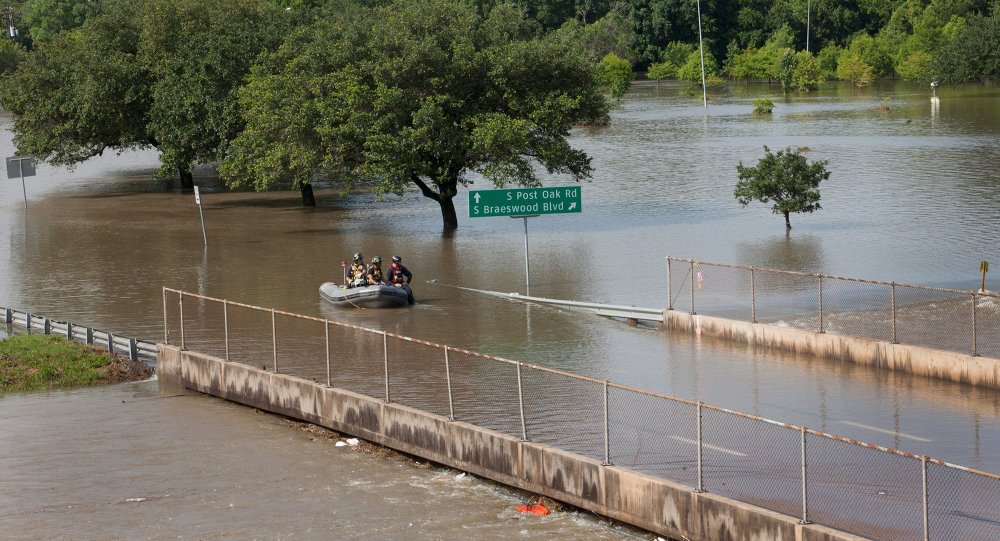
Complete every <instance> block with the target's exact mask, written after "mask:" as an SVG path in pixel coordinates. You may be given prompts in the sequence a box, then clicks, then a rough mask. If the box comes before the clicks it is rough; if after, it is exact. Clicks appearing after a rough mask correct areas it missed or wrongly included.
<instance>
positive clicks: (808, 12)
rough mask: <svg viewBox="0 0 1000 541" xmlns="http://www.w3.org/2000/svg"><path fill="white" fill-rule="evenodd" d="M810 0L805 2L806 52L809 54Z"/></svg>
mask: <svg viewBox="0 0 1000 541" xmlns="http://www.w3.org/2000/svg"><path fill="white" fill-rule="evenodd" d="M811 8H812V0H806V52H809V22H810V21H809V19H810V15H811V13H810V12H811V10H812V9H811Z"/></svg>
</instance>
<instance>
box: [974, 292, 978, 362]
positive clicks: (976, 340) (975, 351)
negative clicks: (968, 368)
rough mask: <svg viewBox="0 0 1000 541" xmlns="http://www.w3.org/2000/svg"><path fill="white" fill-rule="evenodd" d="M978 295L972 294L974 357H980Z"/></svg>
mask: <svg viewBox="0 0 1000 541" xmlns="http://www.w3.org/2000/svg"><path fill="white" fill-rule="evenodd" d="M976 304H978V303H977V302H976V294H975V293H973V294H972V356H973V357H978V356H979V340H978V338H979V337H978V334H979V331H978V329H976Z"/></svg>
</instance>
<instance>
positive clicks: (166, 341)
mask: <svg viewBox="0 0 1000 541" xmlns="http://www.w3.org/2000/svg"><path fill="white" fill-rule="evenodd" d="M163 343H164V344H168V345H169V344H170V325H168V324H167V288H163Z"/></svg>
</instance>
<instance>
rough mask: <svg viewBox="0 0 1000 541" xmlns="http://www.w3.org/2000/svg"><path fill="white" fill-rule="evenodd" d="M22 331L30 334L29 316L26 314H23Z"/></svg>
mask: <svg viewBox="0 0 1000 541" xmlns="http://www.w3.org/2000/svg"><path fill="white" fill-rule="evenodd" d="M24 330H26V331H28V334H31V314H30V313H27V312H25V314H24Z"/></svg>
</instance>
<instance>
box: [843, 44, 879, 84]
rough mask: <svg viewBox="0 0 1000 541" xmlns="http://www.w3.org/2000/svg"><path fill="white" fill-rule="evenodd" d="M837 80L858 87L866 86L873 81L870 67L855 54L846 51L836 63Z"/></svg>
mask: <svg viewBox="0 0 1000 541" xmlns="http://www.w3.org/2000/svg"><path fill="white" fill-rule="evenodd" d="M837 78H838V79H842V80H845V81H850V82H852V83H854V84H856V85H858V86H867V85H870V84H871V83H872V80H873V76H872V67H871V66H869V65H868V63H867V62H865V61H864V60H862V59H861V57H860V56H859V55H858V54H857V53H855V52H853V51H847V52H845V53H844V54H842V55H840V59H839V61H838V62H837Z"/></svg>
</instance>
